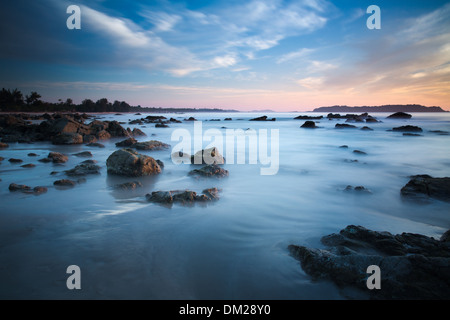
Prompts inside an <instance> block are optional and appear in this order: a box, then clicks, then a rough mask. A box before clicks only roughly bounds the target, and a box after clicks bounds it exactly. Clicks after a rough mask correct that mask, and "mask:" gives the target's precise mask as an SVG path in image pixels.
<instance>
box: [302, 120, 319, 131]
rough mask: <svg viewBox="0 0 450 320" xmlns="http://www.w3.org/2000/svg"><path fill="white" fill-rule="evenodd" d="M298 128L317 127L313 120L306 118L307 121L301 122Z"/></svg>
mask: <svg viewBox="0 0 450 320" xmlns="http://www.w3.org/2000/svg"><path fill="white" fill-rule="evenodd" d="M300 128H309V129H314V128H317V127H316V123H315V122H314V121H311V120H308V121H305V123H304V124H302V125H301V126H300Z"/></svg>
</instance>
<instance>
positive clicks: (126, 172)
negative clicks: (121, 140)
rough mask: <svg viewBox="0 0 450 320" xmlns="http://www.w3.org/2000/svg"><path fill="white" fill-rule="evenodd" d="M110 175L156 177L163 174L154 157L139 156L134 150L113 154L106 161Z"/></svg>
mask: <svg viewBox="0 0 450 320" xmlns="http://www.w3.org/2000/svg"><path fill="white" fill-rule="evenodd" d="M106 166H107V170H108V173H110V174H116V175H122V176H129V177H139V176H147V175H154V174H158V173H160V172H161V168H160V166H159V164H158V163H157V162H156V160H155V159H153V158H152V157H149V156H146V155H142V154H139V153H138V152H137V151H135V150H133V149H121V150H117V151H115V152H113V153H112V154H111V155H110V156H109V157H108V159H107V160H106Z"/></svg>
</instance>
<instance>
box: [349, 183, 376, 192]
mask: <svg viewBox="0 0 450 320" xmlns="http://www.w3.org/2000/svg"><path fill="white" fill-rule="evenodd" d="M344 191H357V192H365V193H372V192H370V190H369V189H367V188H366V187H364V186H356V187H354V188H353V187H352V186H350V185H348V186H347V187H345V189H344Z"/></svg>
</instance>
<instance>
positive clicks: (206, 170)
mask: <svg viewBox="0 0 450 320" xmlns="http://www.w3.org/2000/svg"><path fill="white" fill-rule="evenodd" d="M189 175H190V176H202V177H216V178H223V177H228V170H225V169H222V168H221V167H219V166H218V165H216V164H209V165H206V166H204V167H203V168H201V169H194V170H192V171H190V172H189Z"/></svg>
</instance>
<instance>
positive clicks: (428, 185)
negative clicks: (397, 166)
mask: <svg viewBox="0 0 450 320" xmlns="http://www.w3.org/2000/svg"><path fill="white" fill-rule="evenodd" d="M400 192H401V194H402V196H403V197H406V198H420V197H430V198H434V199H438V200H442V201H446V202H450V178H448V177H445V178H433V177H431V176H429V175H416V176H412V177H411V180H409V182H408V183H407V184H406V185H405V186H404V187H403V188H402V189H401V191H400Z"/></svg>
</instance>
